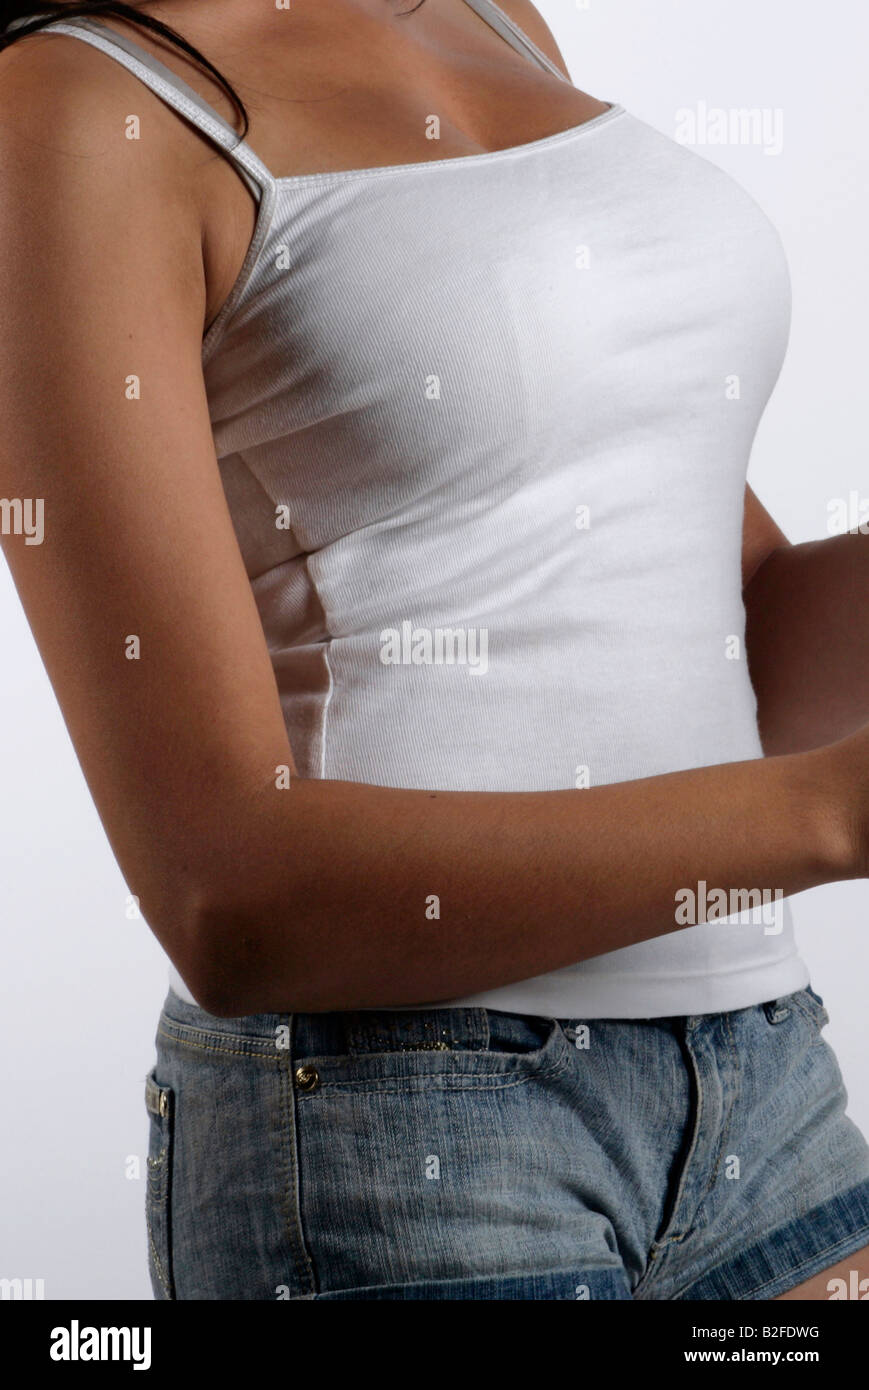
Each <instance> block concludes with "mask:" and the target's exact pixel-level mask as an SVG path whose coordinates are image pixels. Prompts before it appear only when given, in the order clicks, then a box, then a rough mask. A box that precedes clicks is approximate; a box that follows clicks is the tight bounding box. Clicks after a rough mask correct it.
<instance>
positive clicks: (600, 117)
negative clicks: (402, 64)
mask: <svg viewBox="0 0 869 1390" xmlns="http://www.w3.org/2000/svg"><path fill="white" fill-rule="evenodd" d="M627 114H628V113H627V108H626V107H624V106H623V105H622V103H621V102H618V101H611V102H610V103H609V104H608V106H607V109H606V110H605V111H599V112H598V114H597V115H596V116H591V117H590V118H589V119H588V120H585V121H580V122H579V124H578V125H573V126H568V128H567V129H566V130H556V131H555V132H554V133H553V134H552V135H542V136H541V137H540V138H539V139H538V140H526V141H525V142H524V143H523V144H521V145H508V146H507V148H506V149H503V150H481V151H480V153H479V154H460V155H454V156H452V157H448V158H446V159H422V160H419V161H418V162H417V163H415V164H374V165H372V166H371V167H370V168H367V169H366V168H362V169H322V170H320V171H318V172H315V173H312V174H284V175H281V176H277V175H275V174H271V175H270V177H271V180H272V183H273V184H274V185H275V187H276V188H282V187H291V186H293V185H297V184H304V183H321V182H324V181H329V180H332V181H339V182H340V181H341V180H343V179H367V178H377V177H379V176H381V177H382V176H385V175H388V174H401V173H414V172H418V171H419V170H421V169H445V168H448V167H449V166H451V165H454V164H458V165H466V166H467V165H479V164H484V163H491V162H493V161H495V160H498V159H508V158H510V157H511V156H515V155H522V154H526V153H532V152H533V151H534V150H539V149H543V148H544V147H546V146H549V145H557V144H562V143H564V142H566V141H568V140H572V139H574V138H575V137H577V136H579V135H584V134H585V133H586V131H591V130H595V129H599V128H600V127H601V126H602V125H605V124H606V123H607V122H608V121H611V120H614V119H615V118H616V117H617V116H626V115H627ZM260 162H262V161H260Z"/></svg>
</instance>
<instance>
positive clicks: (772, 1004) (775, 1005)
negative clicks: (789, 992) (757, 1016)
mask: <svg viewBox="0 0 869 1390" xmlns="http://www.w3.org/2000/svg"><path fill="white" fill-rule="evenodd" d="M763 1011H764V1013H765V1014H766V1017H767V1020H768V1022H769V1023H784V1021H785V1019H786V1018H790V1015H791V1011H790V1008H789V1006H788V1005H787V1004H786V1003H785V997H784V996H783V997H782V998H781V999H770V1000H768V1001H767V1003H765V1004H764V1006H763Z"/></svg>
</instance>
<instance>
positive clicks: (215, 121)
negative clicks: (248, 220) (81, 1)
mask: <svg viewBox="0 0 869 1390" xmlns="http://www.w3.org/2000/svg"><path fill="white" fill-rule="evenodd" d="M36 32H37V33H40V34H68V35H69V36H70V38H76V39H83V40H84V42H85V43H89V44H91V45H92V46H93V47H94V48H99V49H100V50H101V51H102V52H103V53H107V54H108V55H109V56H110V57H111V58H116V59H117V61H118V62H119V63H120V64H121V65H122V66H123V67H125V68H128V69H129V71H130V72H132V73H133V75H134V76H135V77H138V78H139V79H140V81H142V82H144V84H145V86H146V87H150V89H151V91H152V92H154V93H155V94H156V95H157V96H158V97H160V98H161V99H162V100H163V101H165V102H166V105H167V106H171V107H172V109H173V110H174V111H177V112H178V113H179V115H181V116H184V117H185V118H186V119H187V120H188V121H190V123H191V125H194V126H196V128H197V129H198V130H201V131H202V133H203V135H206V136H207V137H208V138H209V140H211V141H212V142H213V143H214V144H215V145H218V146H219V147H220V149H221V150H222V151H223V152H224V154H225V155H226V156H227V158H228V159H229V160H230V161H231V162H232V163H233V164H234V165H235V167H236V168H237V170H238V172H239V174H240V175H241V177H242V178H243V179H244V181H245V183H246V184H247V186H248V188H249V189H250V191H251V193H252V194H253V195H254V197H255V198H256V200H257V202H259V201H261V199H262V197H263V195H264V194H265V193H266V191H268V190H270V189H273V188H274V183H275V180H274V177H273V175H272V174H271V173H270V172H269V170H268V169H267V168H266V166H265V165H264V164H263V162H262V160H261V159H259V158H258V157H257V156H256V155H255V154H254V152H253V150H252V149H251V148H250V146H249V145H247V144H246V143H245V142H244V140H240V139H239V138H238V133H237V131H235V130H233V128H232V126H231V125H230V124H229V122H228V121H225V120H224V119H223V117H222V116H220V115H218V113H217V112H216V111H215V110H214V109H213V108H212V107H211V106H209V105H208V102H207V101H204V100H203V99H202V97H201V96H200V95H199V93H198V92H194V90H193V88H192V87H189V86H188V85H187V83H186V82H184V81H182V79H181V78H180V77H178V76H176V74H175V73H174V72H172V70H171V69H170V68H167V67H166V65H165V64H164V63H161V62H160V61H159V59H158V58H154V57H152V55H151V54H150V53H148V52H146V50H145V49H144V48H141V47H140V46H139V44H137V43H134V42H133V40H132V39H128V38H127V36H126V34H118V33H116V31H115V30H114V29H111V28H109V26H108V25H107V24H101V23H100V21H99V20H94V19H91V18H90V17H89V16H84V15H76V16H74V17H73V18H72V19H64V20H62V21H61V22H58V23H55V24H50V25H47V26H46V27H45V28H43V29H39V30H37V31H36Z"/></svg>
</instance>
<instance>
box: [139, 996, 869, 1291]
mask: <svg viewBox="0 0 869 1390" xmlns="http://www.w3.org/2000/svg"><path fill="white" fill-rule="evenodd" d="M827 1021H828V1018H827V1013H826V1010H825V1009H824V1005H823V1001H822V1000H821V999H820V998H819V996H818V995H817V994H815V993H814V992H813V991H812V990H811V989H806V990H800V991H799V992H797V993H796V994H791V995H788V996H787V997H784V998H781V999H775V1000H771V1001H770V1002H768V1003H766V1004H759V1005H757V1006H756V1007H753V1008H748V1009H739V1010H736V1011H734V1012H731V1013H723V1014H703V1015H698V1016H696V1017H685V1018H656V1019H644V1020H621V1019H593V1020H589V1021H588V1022H583V1021H582V1020H581V1019H554V1018H542V1017H535V1016H530V1015H527V1014H509V1013H504V1012H499V1011H495V1010H490V1009H484V1008H443V1009H438V1008H435V1009H425V1010H411V1011H407V1010H400V1011H395V1010H393V1011H376V1012H374V1011H369V1010H365V1011H362V1012H350V1013H324V1014H255V1015H250V1016H248V1017H245V1018H236V1019H226V1018H215V1017H213V1016H211V1015H210V1014H207V1013H204V1012H203V1011H202V1010H201V1009H199V1008H197V1007H196V1006H195V1005H193V1004H188V1003H186V1002H184V1001H182V1000H181V999H179V998H178V997H177V996H176V995H175V994H174V993H172V992H171V991H170V993H169V995H168V997H167V999H166V1002H165V1005H164V1008H163V1012H162V1014H161V1017H160V1023H159V1027H158V1033H157V1062H156V1066H155V1068H154V1070H153V1071H152V1073H151V1074H150V1076H149V1077H148V1079H147V1082H146V1104H147V1108H148V1112H149V1115H150V1126H151V1132H150V1152H149V1158H148V1183H147V1230H148V1248H149V1263H150V1270H151V1281H152V1286H153V1289H154V1294H155V1297H156V1298H159V1299H274V1300H281V1299H436V1300H441V1299H489V1300H495V1299H570V1300H583V1299H601V1298H603V1299H719V1300H720V1299H768V1298H773V1297H775V1295H776V1294H779V1293H782V1292H784V1291H785V1290H786V1289H789V1288H792V1287H793V1286H795V1285H796V1284H799V1283H801V1282H802V1281H803V1280H805V1279H808V1278H809V1277H810V1276H811V1275H813V1274H817V1273H819V1272H820V1271H822V1270H824V1269H826V1268H828V1267H829V1266H830V1265H832V1264H834V1263H836V1262H837V1261H839V1260H841V1259H843V1258H844V1257H846V1256H847V1255H849V1254H852V1253H853V1252H854V1251H856V1250H859V1249H860V1248H861V1247H862V1246H863V1245H865V1244H867V1243H869V1148H867V1144H866V1142H865V1140H864V1139H863V1137H862V1135H861V1134H860V1132H859V1130H858V1129H857V1128H856V1127H855V1125H854V1124H853V1123H852V1122H851V1120H850V1119H848V1118H847V1116H846V1114H845V1105H846V1100H847V1096H846V1093H845V1088H844V1085H843V1082H842V1077H841V1073H840V1071H839V1066H838V1064H837V1061H836V1058H835V1055H834V1053H833V1052H832V1051H831V1049H830V1047H829V1046H828V1044H827V1043H826V1042H825V1040H824V1039H823V1038H822V1036H821V1030H822V1029H823V1027H824V1025H825V1023H826V1022H827Z"/></svg>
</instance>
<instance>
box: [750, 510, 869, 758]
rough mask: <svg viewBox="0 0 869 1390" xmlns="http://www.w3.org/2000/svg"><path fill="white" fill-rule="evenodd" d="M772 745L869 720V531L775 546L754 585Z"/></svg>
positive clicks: (791, 748)
mask: <svg viewBox="0 0 869 1390" xmlns="http://www.w3.org/2000/svg"><path fill="white" fill-rule="evenodd" d="M744 598H745V610H746V646H747V651H748V662H749V669H750V672H751V679H752V683H753V685H754V688H755V691H756V693H757V701H758V723H759V726H760V732H761V737H762V739H763V746H764V749H765V750H766V752H767V753H799V752H802V751H804V750H806V749H809V748H817V747H819V746H820V745H822V744H826V743H830V742H832V741H833V740H834V739H839V738H845V737H846V736H847V735H848V734H850V733H853V732H854V730H856V729H857V728H858V727H859V726H860V725H862V724H863V723H865V721H866V720H867V719H869V624H867V621H866V615H867V613H869V535H866V534H863V533H861V532H853V533H848V534H846V535H841V536H833V537H831V538H830V539H828V540H823V541H811V542H808V543H807V544H805V545H794V546H786V547H783V548H781V549H779V550H774V551H773V552H772V554H771V555H769V556H768V558H767V559H766V560H765V561H764V562H763V564H762V565H761V566H760V568H759V569H758V571H757V572H756V574H755V575H754V577H753V578H752V580H751V582H750V583H749V585H748V587H747V588H746V590H745V594H744Z"/></svg>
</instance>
